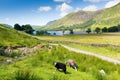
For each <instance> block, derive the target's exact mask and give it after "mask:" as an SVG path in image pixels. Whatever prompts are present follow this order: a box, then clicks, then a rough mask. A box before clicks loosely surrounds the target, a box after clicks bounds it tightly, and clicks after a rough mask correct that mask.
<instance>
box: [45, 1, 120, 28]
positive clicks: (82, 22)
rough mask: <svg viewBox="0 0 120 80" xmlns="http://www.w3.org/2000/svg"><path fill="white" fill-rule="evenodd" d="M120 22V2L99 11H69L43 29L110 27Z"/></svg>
mask: <svg viewBox="0 0 120 80" xmlns="http://www.w3.org/2000/svg"><path fill="white" fill-rule="evenodd" d="M118 24H120V3H119V4H117V5H116V6H114V7H111V8H107V9H104V10H99V11H79V12H74V13H70V14H68V15H67V16H65V17H63V18H61V19H59V20H57V21H56V22H54V23H53V24H51V25H50V26H48V27H46V28H44V29H54V30H61V29H63V28H64V29H66V28H68V29H69V28H72V29H76V28H88V27H92V28H93V29H94V28H95V27H100V28H103V27H112V26H116V25H118Z"/></svg>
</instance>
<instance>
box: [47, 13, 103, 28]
mask: <svg viewBox="0 0 120 80" xmlns="http://www.w3.org/2000/svg"><path fill="white" fill-rule="evenodd" d="M100 13H101V11H95V12H92V11H79V12H75V13H70V14H68V15H67V16H65V17H63V18H61V19H59V20H57V21H56V22H55V23H53V24H51V25H50V26H48V27H46V28H50V29H51V28H56V27H61V26H65V27H70V26H71V25H74V24H82V23H84V22H86V21H88V20H91V19H93V18H94V17H95V16H97V15H98V14H100Z"/></svg>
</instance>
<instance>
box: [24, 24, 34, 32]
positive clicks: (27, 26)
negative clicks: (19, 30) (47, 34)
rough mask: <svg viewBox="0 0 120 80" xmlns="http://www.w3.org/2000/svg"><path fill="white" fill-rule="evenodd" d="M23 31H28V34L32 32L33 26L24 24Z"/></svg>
mask: <svg viewBox="0 0 120 80" xmlns="http://www.w3.org/2000/svg"><path fill="white" fill-rule="evenodd" d="M23 27H24V31H25V32H26V33H29V34H32V32H33V31H34V30H33V28H32V27H31V25H29V24H27V25H24V26H23Z"/></svg>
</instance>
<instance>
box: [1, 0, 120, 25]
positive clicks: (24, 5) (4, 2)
mask: <svg viewBox="0 0 120 80" xmlns="http://www.w3.org/2000/svg"><path fill="white" fill-rule="evenodd" d="M119 2H120V0H0V23H6V24H10V25H14V24H15V23H19V24H21V25H22V24H31V25H45V24H46V23H47V22H49V21H52V20H56V19H59V18H62V17H64V16H65V15H67V14H68V13H70V12H76V11H79V10H84V11H96V10H99V9H103V8H109V7H111V6H114V5H116V4H117V3H119Z"/></svg>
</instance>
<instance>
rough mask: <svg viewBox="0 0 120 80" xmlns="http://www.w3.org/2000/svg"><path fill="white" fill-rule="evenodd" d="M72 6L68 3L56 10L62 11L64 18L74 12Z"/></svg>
mask: <svg viewBox="0 0 120 80" xmlns="http://www.w3.org/2000/svg"><path fill="white" fill-rule="evenodd" d="M72 9H73V8H72V6H70V5H68V4H66V3H63V4H62V5H58V6H57V7H56V10H58V11H60V12H61V13H60V16H61V17H63V16H65V15H67V14H68V13H69V12H70V11H71V10H72Z"/></svg>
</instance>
